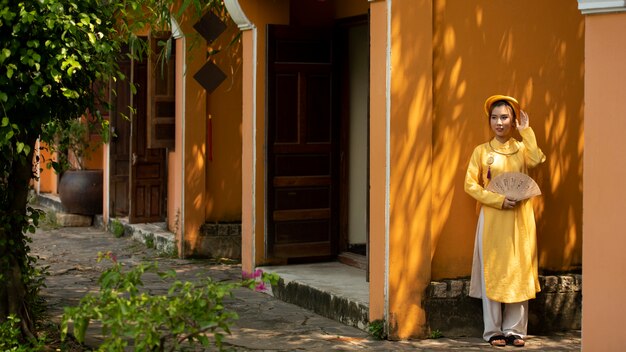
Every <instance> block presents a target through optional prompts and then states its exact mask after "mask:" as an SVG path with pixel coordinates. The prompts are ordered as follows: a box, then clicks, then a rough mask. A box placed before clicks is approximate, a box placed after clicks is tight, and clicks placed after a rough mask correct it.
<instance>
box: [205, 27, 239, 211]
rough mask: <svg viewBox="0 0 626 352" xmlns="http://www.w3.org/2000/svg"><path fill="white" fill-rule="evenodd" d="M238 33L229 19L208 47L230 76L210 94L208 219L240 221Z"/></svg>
mask: <svg viewBox="0 0 626 352" xmlns="http://www.w3.org/2000/svg"><path fill="white" fill-rule="evenodd" d="M239 33H240V31H239V29H238V28H237V26H236V25H235V24H234V23H233V22H232V21H229V22H228V29H227V30H226V31H225V32H224V33H222V34H221V35H220V36H219V37H218V38H217V40H216V41H215V42H214V43H212V44H211V46H210V48H209V50H221V51H220V53H219V54H216V55H214V56H212V57H211V58H210V60H212V61H213V62H214V63H215V64H216V65H217V66H218V67H219V68H220V69H221V70H222V72H224V73H225V74H226V76H227V78H226V80H225V81H224V82H222V84H221V85H220V86H219V87H218V88H217V89H215V90H214V91H213V92H212V93H211V94H209V95H208V109H209V115H210V118H211V121H210V122H211V125H212V133H211V136H207V138H208V140H210V141H211V143H212V148H213V152H212V160H209V155H207V180H206V188H207V195H206V219H207V221H239V220H241V141H242V139H241V128H242V126H241V121H242V120H241V116H242V110H241V109H242V90H241V89H242V88H241V87H242V86H241V83H242V81H241V80H242V75H241V72H242V62H241V61H242V56H241V49H242V47H241V41H237V42H236V43H235V44H234V45H231V46H229V45H228V44H229V43H230V42H231V41H232V40H233V38H235V37H236V36H237V35H238V34H239ZM209 152H210V150H209V146H207V153H209Z"/></svg>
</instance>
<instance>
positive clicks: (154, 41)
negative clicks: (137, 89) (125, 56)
mask: <svg viewBox="0 0 626 352" xmlns="http://www.w3.org/2000/svg"><path fill="white" fill-rule="evenodd" d="M148 41H149V45H150V47H149V59H148V107H147V113H148V124H147V133H148V136H147V137H148V138H147V141H148V148H174V138H175V135H174V132H175V126H176V125H175V123H176V121H175V120H176V119H175V115H176V113H175V112H176V108H175V106H176V105H175V83H176V77H175V69H176V55H175V53H176V49H175V48H176V46H175V45H174V39H173V38H172V37H171V32H156V33H150V35H149V36H148Z"/></svg>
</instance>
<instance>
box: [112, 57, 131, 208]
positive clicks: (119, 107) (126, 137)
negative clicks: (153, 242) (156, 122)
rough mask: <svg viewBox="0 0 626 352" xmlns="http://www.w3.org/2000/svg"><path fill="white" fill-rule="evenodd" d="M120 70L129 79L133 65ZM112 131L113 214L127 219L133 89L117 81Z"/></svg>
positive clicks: (123, 65)
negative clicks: (131, 91) (131, 96)
mask: <svg viewBox="0 0 626 352" xmlns="http://www.w3.org/2000/svg"><path fill="white" fill-rule="evenodd" d="M119 65H120V70H121V71H122V72H123V73H124V75H126V77H130V72H131V62H130V60H124V61H120V62H119ZM112 88H113V90H114V92H115V93H114V94H113V95H112V104H111V106H112V112H111V121H110V122H111V128H112V132H113V135H112V136H111V142H110V144H109V153H110V154H109V155H110V161H111V162H110V167H109V178H110V183H109V188H110V192H109V194H110V198H109V199H110V202H111V204H110V207H109V209H110V211H111V216H112V217H125V216H128V205H129V202H128V201H129V198H128V197H129V195H130V193H129V192H130V187H129V175H130V120H129V118H128V117H129V116H130V109H129V106H130V94H131V93H130V86H129V83H128V80H117V81H116V82H115V83H114V84H113V86H112Z"/></svg>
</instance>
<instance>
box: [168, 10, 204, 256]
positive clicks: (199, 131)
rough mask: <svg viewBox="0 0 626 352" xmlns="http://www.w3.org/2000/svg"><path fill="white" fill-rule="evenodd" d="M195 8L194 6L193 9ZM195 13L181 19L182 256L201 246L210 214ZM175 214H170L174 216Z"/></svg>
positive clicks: (200, 51)
mask: <svg viewBox="0 0 626 352" xmlns="http://www.w3.org/2000/svg"><path fill="white" fill-rule="evenodd" d="M191 11H193V9H192V10H191ZM188 12H189V11H188ZM194 16H195V15H191V18H183V19H182V20H181V29H182V31H183V33H185V34H186V35H187V36H188V37H186V42H185V44H186V46H187V47H186V48H185V50H186V51H185V55H186V57H187V60H186V67H185V76H184V86H185V102H184V106H183V108H184V112H185V113H184V116H183V119H184V120H183V128H182V136H183V140H184V143H183V145H182V147H181V149H183V152H184V154H183V155H182V163H183V167H184V174H183V177H182V188H183V190H184V191H183V198H182V211H181V216H182V219H183V221H182V229H183V231H184V244H185V248H182V251H180V252H179V255H181V256H185V255H186V254H191V253H193V252H194V250H195V248H196V247H197V245H198V241H199V238H198V234H199V231H200V226H202V224H204V220H205V215H206V197H205V196H206V186H205V185H206V151H207V149H206V120H207V109H206V105H207V104H206V91H205V90H204V89H203V88H202V86H200V84H199V83H198V82H196V80H195V79H194V78H193V75H194V74H195V73H196V72H198V70H200V68H201V67H202V65H203V64H204V63H205V58H206V54H205V53H206V44H205V43H206V42H205V41H204V40H200V39H199V38H198V36H197V35H195V33H196V32H195V29H193V27H192V26H193V24H194V23H195V22H196V21H197V18H196V17H194ZM171 215H172V214H168V216H171Z"/></svg>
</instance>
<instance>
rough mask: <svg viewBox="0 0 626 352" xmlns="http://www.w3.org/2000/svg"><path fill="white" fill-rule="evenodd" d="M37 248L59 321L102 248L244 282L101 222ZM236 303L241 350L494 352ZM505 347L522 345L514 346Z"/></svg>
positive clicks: (235, 337) (267, 299) (564, 345)
mask: <svg viewBox="0 0 626 352" xmlns="http://www.w3.org/2000/svg"><path fill="white" fill-rule="evenodd" d="M32 237H33V243H32V244H31V248H32V254H34V255H37V256H39V257H40V262H39V263H40V264H41V265H48V266H49V272H50V273H51V275H50V276H49V277H48V278H47V281H46V284H47V288H45V289H44V290H43V296H44V297H45V299H46V300H47V303H48V305H49V314H50V317H51V319H52V320H54V321H57V322H58V321H59V320H60V317H61V315H62V313H63V307H65V306H70V305H75V304H76V303H77V302H78V301H79V300H80V298H81V297H82V296H83V295H84V294H85V293H86V292H89V291H95V290H96V289H97V279H98V277H99V276H100V273H101V272H102V271H103V270H104V269H105V268H106V263H104V262H103V263H97V262H96V258H97V253H98V252H99V251H112V252H113V253H115V254H116V256H117V258H118V260H119V261H121V262H123V263H125V264H127V265H129V266H130V265H135V264H137V263H139V262H141V261H146V260H147V261H154V260H158V262H159V268H161V269H163V270H166V269H174V270H176V272H177V273H178V277H179V279H188V280H193V279H194V278H195V277H196V275H197V274H201V275H208V276H211V277H213V278H214V279H216V280H238V279H239V277H240V267H239V266H237V265H221V264H216V263H210V262H208V261H199V260H197V261H194V260H181V259H173V258H164V257H158V255H157V254H156V253H155V252H154V251H153V250H150V249H147V248H146V247H145V246H144V245H143V244H140V243H138V242H135V241H133V240H132V239H130V238H115V237H114V236H113V235H112V234H109V233H107V232H104V231H102V230H100V229H96V228H93V227H79V228H59V229H54V228H47V229H46V228H43V229H40V230H38V231H37V232H36V233H35V234H34V235H33V236H32ZM144 284H145V286H146V287H147V288H148V289H150V290H151V291H152V292H164V291H165V290H166V287H165V286H164V285H163V284H162V283H161V282H160V281H159V280H157V279H156V278H151V277H146V279H145V280H144ZM228 308H230V309H232V310H234V311H236V312H237V313H238V314H239V317H240V318H239V320H238V321H237V322H236V323H235V326H234V327H233V329H232V335H231V336H229V337H228V338H227V339H226V347H227V348H230V349H231V350H234V351H364V350H365V351H483V350H485V351H492V350H494V349H496V348H494V347H491V346H488V345H487V344H486V343H485V342H483V341H482V340H481V339H480V338H459V339H448V338H441V339H436V340H419V341H418V340H414V341H401V342H397V341H377V340H373V339H372V338H370V336H369V335H368V334H367V333H365V332H363V331H361V330H358V329H356V328H351V327H348V326H346V325H343V324H340V323H338V322H335V321H333V320H329V319H326V318H323V317H321V316H319V315H317V314H315V313H312V312H310V311H308V310H305V309H302V308H300V307H297V306H294V305H291V304H288V303H284V302H282V301H279V300H277V299H275V298H273V297H271V296H269V295H266V294H263V293H259V292H254V291H251V290H245V289H240V290H237V291H236V292H235V298H234V299H233V300H231V301H229V303H228ZM100 341H102V335H101V331H99V329H98V327H97V326H90V329H89V330H88V332H87V344H88V345H89V346H92V347H93V346H97V345H98V344H99V342H100ZM580 346H581V339H580V333H579V332H573V333H567V334H560V335H555V336H530V337H529V338H528V339H527V347H526V348H525V350H536V351H578V350H580ZM498 350H517V349H516V348H514V347H506V348H504V349H498Z"/></svg>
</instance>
